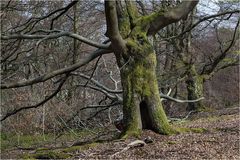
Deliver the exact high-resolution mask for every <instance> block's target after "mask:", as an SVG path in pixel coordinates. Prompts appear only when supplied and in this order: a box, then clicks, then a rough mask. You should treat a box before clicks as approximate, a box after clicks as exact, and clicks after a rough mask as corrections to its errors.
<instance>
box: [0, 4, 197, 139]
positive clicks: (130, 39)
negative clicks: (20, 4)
mask: <svg viewBox="0 0 240 160" xmlns="http://www.w3.org/2000/svg"><path fill="white" fill-rule="evenodd" d="M75 3H76V1H73V2H71V3H70V4H69V5H67V6H66V7H65V8H62V9H59V10H56V11H53V12H52V13H49V14H48V15H46V16H44V17H41V18H31V19H30V20H29V21H27V22H26V23H25V24H23V25H22V26H24V25H26V26H28V27H29V26H31V25H32V24H34V23H38V22H40V21H41V20H43V19H46V18H49V17H51V16H53V15H55V14H56V13H57V15H56V17H55V18H53V19H52V23H51V27H50V30H46V29H44V30H43V29H40V30H36V31H34V32H23V31H24V30H25V29H26V28H28V27H25V28H24V29H22V31H21V30H20V31H17V32H16V34H6V33H2V34H1V40H2V41H6V40H12V39H20V40H21V39H25V40H39V41H37V43H36V46H37V47H38V46H39V45H40V44H41V42H42V41H44V40H48V39H56V38H59V37H70V38H74V39H76V40H79V41H81V42H83V43H86V44H88V45H90V46H93V47H96V48H98V49H97V50H96V51H94V52H93V53H91V54H89V55H88V56H87V57H85V58H83V59H81V60H79V61H76V62H74V64H73V65H70V66H68V67H65V68H61V69H58V70H55V71H52V72H50V73H46V74H42V75H40V76H38V77H36V78H32V79H28V80H23V81H18V82H14V83H5V82H3V83H2V84H1V89H9V88H18V87H24V86H28V85H33V84H36V83H40V82H45V81H47V80H49V79H52V78H53V77H56V76H59V75H65V76H64V77H63V78H62V79H61V80H60V81H59V82H60V83H59V87H58V88H57V90H56V91H55V92H53V93H52V94H51V95H50V96H48V97H47V98H46V99H44V100H43V101H42V102H39V103H38V104H36V105H33V106H29V107H25V108H20V109H18V110H15V111H14V112H11V113H9V114H7V115H6V116H5V117H3V118H2V119H1V120H4V119H6V118H7V117H8V116H10V115H13V114H16V113H17V112H19V111H21V110H24V109H28V108H36V107H38V106H40V105H42V104H44V103H45V102H47V101H48V100H50V99H51V98H52V97H53V96H55V95H56V94H57V93H58V92H59V90H61V87H62V86H63V84H64V83H65V81H66V79H67V78H68V77H69V76H72V75H73V74H72V72H73V71H75V70H77V69H78V68H80V67H82V66H84V65H86V64H88V63H89V62H91V61H92V60H94V59H95V58H97V57H99V56H101V55H103V54H108V53H111V52H114V55H115V57H116V60H117V65H118V67H119V69H120V74H121V83H122V89H123V120H124V132H123V136H131V135H139V134H140V133H141V131H142V129H144V128H146V129H151V130H153V131H155V132H157V133H161V134H172V133H175V132H177V130H175V129H173V128H172V127H171V126H170V124H169V123H168V121H167V117H166V114H165V112H164V110H163V107H162V103H161V99H160V94H159V89H158V88H159V86H158V82H157V77H156V73H155V70H156V55H155V52H154V48H153V46H152V39H153V36H154V35H155V34H156V33H157V32H158V31H159V30H161V29H163V28H164V27H166V26H168V25H169V24H172V23H175V22H177V21H179V20H181V19H184V18H186V17H187V15H188V14H189V12H191V11H192V10H193V8H194V7H195V6H196V5H197V3H198V0H189V1H183V2H182V3H180V4H179V5H177V6H175V7H171V8H166V9H160V10H159V11H156V12H154V13H151V14H149V15H144V16H143V15H140V14H139V13H138V9H137V4H136V2H135V1H128V0H126V1H105V2H104V3H105V4H104V5H105V16H106V22H107V32H106V36H107V37H108V38H109V40H108V41H105V42H104V43H102V44H100V43H97V42H94V41H92V40H89V39H86V38H85V37H82V36H80V35H78V34H76V33H71V32H66V31H62V30H53V24H54V23H53V22H54V21H55V20H56V19H58V18H59V17H60V16H61V15H63V14H64V13H65V12H67V11H68V10H69V8H71V7H72V6H74V5H75ZM30 28H31V27H30ZM32 28H34V25H33V26H32ZM12 33H13V32H12ZM19 33H20V34H19ZM40 33H42V34H40ZM89 79H91V77H89ZM113 98H114V97H113Z"/></svg>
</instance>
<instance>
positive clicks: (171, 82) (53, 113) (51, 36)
mask: <svg viewBox="0 0 240 160" xmlns="http://www.w3.org/2000/svg"><path fill="white" fill-rule="evenodd" d="M180 3H181V1H180V0H169V1H165V0H164V1H161V0H160V1H154V0H143V1H136V6H137V12H138V14H140V15H150V14H151V13H153V12H156V11H158V10H162V11H163V12H164V11H165V10H168V8H171V7H174V6H178V5H179V4H180ZM0 16H1V58H0V59H1V116H0V117H1V151H2V153H3V154H2V155H3V158H12V157H13V158H16V157H15V156H16V155H22V154H24V153H26V151H25V150H31V149H32V150H36V148H39V147H42V149H44V148H43V147H45V146H48V147H49V146H50V147H62V146H69V145H70V144H71V145H72V144H76V143H78V141H79V140H80V141H81V142H82V141H83V140H86V139H87V138H86V137H89V136H90V137H91V138H93V139H94V140H95V139H97V140H99V139H100V138H101V137H102V136H103V137H104V135H105V134H106V135H107V134H109V133H111V136H113V137H114V136H115V134H118V133H119V132H121V127H122V126H121V125H122V124H121V123H122V121H121V120H122V118H123V109H122V103H123V96H122V92H123V91H122V89H123V88H122V83H121V77H120V71H121V70H122V69H123V68H124V65H123V66H122V67H121V68H119V67H118V66H117V65H116V63H117V62H116V58H115V56H114V54H113V53H107V54H105V53H104V54H102V55H100V56H98V57H94V58H95V59H94V58H93V57H91V53H92V52H94V51H95V50H96V48H102V49H104V48H105V49H106V46H107V45H108V44H109V41H110V40H109V38H108V37H107V36H106V31H107V25H106V18H105V16H106V15H105V7H104V2H103V1H100V0H99V1H69V0H61V1H34V0H33V1H32V0H19V1H15V0H9V1H7V0H4V1H1V12H0ZM151 42H152V45H153V47H154V50H155V54H156V56H157V68H156V75H157V80H158V84H159V91H160V95H161V100H162V103H163V107H164V110H165V112H166V115H167V117H168V120H169V122H171V123H175V122H177V123H178V122H179V123H182V122H183V121H185V120H186V119H188V118H199V117H200V118H201V117H202V116H203V117H206V115H207V116H208V118H209V115H210V117H211V116H219V115H224V114H226V115H228V114H238V111H239V110H238V107H239V54H240V50H239V1H234V0H233V1H224V0H214V1H213V0H200V2H199V3H198V5H197V6H196V7H195V9H193V10H192V11H191V12H190V13H189V14H188V15H187V16H186V17H184V18H183V19H181V20H180V21H178V22H175V23H172V24H169V25H168V26H166V27H165V28H163V29H161V30H159V31H158V32H157V33H156V34H155V35H154V36H153V37H152V39H151ZM89 57H90V58H89ZM127 63H128V62H126V65H127ZM63 70H66V72H64V71H63ZM67 70H68V71H70V72H67ZM61 71H63V72H61ZM57 72H59V74H58V73H57ZM60 72H61V73H60ZM55 73H56V74H55ZM160 95H159V96H160ZM195 100H196V102H195ZM237 118H238V119H239V116H238V117H237ZM207 121H208V120H207ZM203 128H204V127H203ZM237 133H239V132H237ZM237 133H236V132H235V135H237ZM144 134H146V133H144ZM151 134H153V133H151ZM151 134H150V136H151ZM147 136H149V135H148V134H147ZM108 137H109V135H108ZM152 137H154V136H152ZM238 140H239V138H238ZM76 141H77V142H76ZM168 142H169V145H170V142H171V143H174V142H173V141H168ZM94 145H96V144H94ZM171 145H172V144H171ZM235 145H236V144H235ZM91 146H93V144H92V143H91V144H88V146H87V147H86V146H84V147H86V148H90V147H91ZM14 147H15V148H17V149H19V150H21V151H18V153H15V152H14V153H12V152H11V151H10V150H9V149H10V148H14ZM237 148H238V149H239V145H238V146H237V147H236V148H235V150H236V149H237ZM71 149H72V148H71ZM81 149H82V148H81ZM78 150H80V149H79V148H78ZM74 151H75V150H74ZM66 152H70V151H68V150H67V151H66ZM53 153H54V154H55V152H53ZM72 154H73V155H74V154H77V153H75V152H74V153H72ZM99 154H100V153H99ZM102 154H103V153H102ZM106 154H107V153H106ZM109 154H111V153H109ZM120 154H122V153H120ZM132 154H133V153H132ZM134 154H136V153H134ZM10 155H11V156H10ZM86 155H87V154H86ZM86 155H85V156H86ZM9 156H10V157H9ZM52 156H53V157H52V158H59V157H58V156H59V155H52ZM226 157H227V158H229V157H228V156H226ZM226 157H225V158H226ZM35 158H36V157H35ZM60 158H62V157H60ZM82 158H86V157H84V156H83V157H82ZM90 158H95V157H94V156H93V157H90ZM120 158H127V156H126V155H123V156H122V157H121V156H120ZM138 158H141V157H138ZM145 158H146V157H145ZM151 158H154V157H151ZM155 158H159V157H155ZM160 158H166V157H160ZM201 158H203V157H201ZM208 158H209V157H208ZM210 158H214V157H210ZM220 158H222V157H220Z"/></svg>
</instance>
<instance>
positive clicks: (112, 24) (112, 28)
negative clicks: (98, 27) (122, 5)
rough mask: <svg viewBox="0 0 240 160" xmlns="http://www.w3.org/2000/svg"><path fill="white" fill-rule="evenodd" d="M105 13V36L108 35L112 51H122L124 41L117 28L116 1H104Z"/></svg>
mask: <svg viewBox="0 0 240 160" xmlns="http://www.w3.org/2000/svg"><path fill="white" fill-rule="evenodd" d="M105 14H106V21H107V33H106V36H107V37H109V39H110V40H111V42H112V45H113V48H114V52H115V53H123V52H124V48H125V42H124V40H123V38H122V36H121V34H120V32H119V28H118V17H117V10H116V1H108V0H106V1H105Z"/></svg>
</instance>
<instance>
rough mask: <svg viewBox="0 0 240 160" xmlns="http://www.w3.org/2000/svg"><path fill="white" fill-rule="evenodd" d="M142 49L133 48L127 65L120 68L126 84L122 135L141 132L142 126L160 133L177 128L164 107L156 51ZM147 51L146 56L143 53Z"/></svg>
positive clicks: (167, 132)
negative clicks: (157, 70)
mask: <svg viewBox="0 0 240 160" xmlns="http://www.w3.org/2000/svg"><path fill="white" fill-rule="evenodd" d="M141 49H143V52H140V51H137V49H136V48H134V47H130V48H128V50H131V51H133V50H134V51H136V52H135V53H133V52H131V51H130V52H128V55H131V56H130V57H129V60H128V62H126V63H127V64H126V65H125V66H124V67H123V68H122V69H121V81H122V87H123V115H124V124H125V126H124V133H123V135H125V136H129V135H139V134H140V133H141V131H142V129H151V130H153V131H155V132H157V133H161V134H171V133H173V132H174V130H173V129H172V128H171V126H170V125H169V123H168V121H167V117H166V114H165V112H164V110H163V107H162V104H161V101H160V94H159V90H158V82H157V78H156V71H155V68H156V55H155V53H154V52H153V50H149V51H148V50H146V49H144V46H142V48H141ZM143 54H144V55H143Z"/></svg>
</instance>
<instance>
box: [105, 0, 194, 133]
mask: <svg viewBox="0 0 240 160" xmlns="http://www.w3.org/2000/svg"><path fill="white" fill-rule="evenodd" d="M196 4H197V1H186V2H183V3H182V4H181V5H179V6H178V7H175V8H172V9H169V10H168V11H158V12H155V13H153V14H150V15H147V16H140V15H139V14H138V11H137V6H136V2H134V1H105V13H106V20H107V32H106V36H108V37H109V38H110V40H111V46H112V49H113V51H114V54H115V56H116V60H117V63H118V67H119V68H120V73H121V82H122V88H123V119H124V132H123V136H124V137H126V136H131V135H134V136H138V135H140V133H141V131H142V129H144V128H146V129H151V130H153V131H155V132H157V133H161V134H171V133H174V132H175V130H174V129H172V127H171V126H170V124H169V123H168V120H167V117H166V114H165V112H164V110H163V107H162V103H161V100H160V95H159V87H158V82H157V77H156V55H155V52H154V49H153V46H152V44H151V42H150V40H149V39H151V38H149V37H152V36H153V35H154V34H155V33H156V32H157V31H159V30H160V29H162V28H164V27H165V26H167V25H168V24H171V23H174V22H176V21H179V20H180V19H182V18H183V17H185V16H186V15H187V14H188V13H189V12H190V11H191V10H192V9H193V8H194V7H195V5H196Z"/></svg>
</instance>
